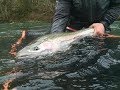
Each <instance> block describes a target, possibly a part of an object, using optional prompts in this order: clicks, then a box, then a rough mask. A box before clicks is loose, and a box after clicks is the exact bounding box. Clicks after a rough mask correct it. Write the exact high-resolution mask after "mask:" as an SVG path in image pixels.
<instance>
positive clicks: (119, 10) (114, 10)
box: [101, 0, 120, 28]
mask: <svg viewBox="0 0 120 90" xmlns="http://www.w3.org/2000/svg"><path fill="white" fill-rule="evenodd" d="M118 17H120V0H110V9H109V10H108V11H107V13H106V14H105V16H104V18H103V21H101V23H102V24H103V25H104V27H105V28H107V27H108V26H109V25H110V24H112V23H113V22H114V21H115V20H116V19H118Z"/></svg>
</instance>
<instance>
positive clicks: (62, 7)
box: [51, 0, 71, 33]
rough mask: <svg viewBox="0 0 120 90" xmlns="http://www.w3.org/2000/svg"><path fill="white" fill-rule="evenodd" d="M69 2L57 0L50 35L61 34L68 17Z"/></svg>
mask: <svg viewBox="0 0 120 90" xmlns="http://www.w3.org/2000/svg"><path fill="white" fill-rule="evenodd" d="M70 8H71V1H70V0H57V1H56V8H55V15H54V18H53V24H52V28H51V33H56V32H63V31H64V30H65V28H66V25H67V23H68V19H69V16H70Z"/></svg>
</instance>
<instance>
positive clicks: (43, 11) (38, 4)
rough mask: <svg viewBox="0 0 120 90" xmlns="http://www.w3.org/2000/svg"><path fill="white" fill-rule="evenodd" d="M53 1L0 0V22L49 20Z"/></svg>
mask: <svg viewBox="0 0 120 90" xmlns="http://www.w3.org/2000/svg"><path fill="white" fill-rule="evenodd" d="M55 1H56V0H0V22H21V21H22V22H23V21H51V20H52V18H53V13H54V7H55ZM119 20H120V19H119Z"/></svg>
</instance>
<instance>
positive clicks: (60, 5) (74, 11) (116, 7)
mask: <svg viewBox="0 0 120 90" xmlns="http://www.w3.org/2000/svg"><path fill="white" fill-rule="evenodd" d="M119 15H120V0H57V1H56V12H55V15H54V19H53V24H52V28H51V33H54V32H63V31H65V30H66V26H70V27H72V28H74V29H81V28H82V27H88V26H89V25H91V24H92V23H100V22H101V23H103V24H104V26H105V28H107V27H108V26H109V25H110V24H112V23H113V22H114V21H115V20H116V19H117V18H118V17H119Z"/></svg>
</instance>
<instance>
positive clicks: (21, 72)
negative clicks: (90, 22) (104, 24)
mask: <svg viewBox="0 0 120 90" xmlns="http://www.w3.org/2000/svg"><path fill="white" fill-rule="evenodd" d="M111 28H112V34H114V35H120V22H115V23H114V24H113V25H111ZM21 29H29V31H30V32H31V33H32V34H33V35H34V36H29V37H27V38H26V39H25V40H24V41H23V43H22V45H21V46H20V47H19V48H18V50H19V49H21V48H23V47H24V46H26V45H27V44H28V43H29V42H31V41H32V40H33V39H35V38H37V37H38V36H43V35H45V34H47V33H49V30H50V24H48V23H41V22H24V23H8V24H0V89H1V90H120V64H119V63H120V38H108V39H99V38H93V39H91V38H85V39H82V40H81V41H80V43H77V44H74V45H72V47H71V48H70V50H68V51H66V52H64V53H57V54H56V55H54V56H52V57H47V58H45V59H43V60H21V61H19V60H17V59H15V58H14V57H13V56H11V55H10V54H9V51H10V49H11V45H12V44H14V43H15V42H16V41H17V39H18V38H19V37H20V34H21V31H22V30H21ZM109 61H110V62H109ZM98 62H100V64H102V65H103V66H105V68H107V69H106V70H105V71H104V73H99V74H95V75H88V76H85V77H82V78H81V76H82V75H84V73H85V72H86V71H87V69H88V68H92V67H95V66H96V64H98ZM102 62H103V63H102ZM108 63H109V64H108ZM86 68H87V69H86ZM76 72H80V74H82V75H81V76H78V75H77V74H75V75H74V73H76ZM66 76H68V77H66Z"/></svg>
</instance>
